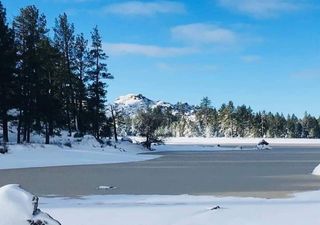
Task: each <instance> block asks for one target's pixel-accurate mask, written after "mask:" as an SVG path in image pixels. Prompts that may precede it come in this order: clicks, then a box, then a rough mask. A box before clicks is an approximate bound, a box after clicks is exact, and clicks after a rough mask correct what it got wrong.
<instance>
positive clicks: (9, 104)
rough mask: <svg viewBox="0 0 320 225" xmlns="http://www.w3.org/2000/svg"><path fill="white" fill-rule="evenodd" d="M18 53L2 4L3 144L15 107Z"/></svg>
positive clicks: (0, 78) (0, 105)
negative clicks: (9, 116)
mask: <svg viewBox="0 0 320 225" xmlns="http://www.w3.org/2000/svg"><path fill="white" fill-rule="evenodd" d="M15 64H16V51H15V45H14V32H13V30H12V29H11V28H9V26H8V24H7V21H6V10H5V8H4V7H3V5H2V3H1V2H0V96H1V98H0V120H2V130H3V132H2V133H3V142H8V141H9V137H8V110H9V109H11V108H13V106H14V91H15V90H14V89H15V87H14V81H15V74H14V72H15Z"/></svg>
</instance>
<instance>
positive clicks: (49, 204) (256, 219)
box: [40, 191, 320, 225]
mask: <svg viewBox="0 0 320 225" xmlns="http://www.w3.org/2000/svg"><path fill="white" fill-rule="evenodd" d="M217 206H219V207H220V209H213V208H214V207H217ZM40 207H41V208H44V209H45V211H47V212H49V213H50V214H51V215H52V216H54V218H56V219H58V220H59V221H60V222H61V223H62V224H64V225H72V224H77V225H87V224H95V225H105V224H112V225H126V224H130V225H150V224H152V225H212V224H217V225H271V224H272V225H289V224H290V225H317V224H320V214H319V210H320V191H316V192H309V193H303V194H298V195H296V196H295V197H293V198H289V199H272V200H268V199H257V198H233V197H225V198H217V197H212V196H189V195H181V196H130V195H129V196H127V195H118V196H117V195H116V196H89V197H83V198H80V199H69V198H68V199H62V198H46V199H42V200H41V204H40Z"/></svg>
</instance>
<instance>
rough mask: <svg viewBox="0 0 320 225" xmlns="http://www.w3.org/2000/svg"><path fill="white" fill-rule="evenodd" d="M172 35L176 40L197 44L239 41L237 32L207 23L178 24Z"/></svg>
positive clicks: (219, 43) (172, 30) (220, 43)
mask: <svg viewBox="0 0 320 225" xmlns="http://www.w3.org/2000/svg"><path fill="white" fill-rule="evenodd" d="M171 35H172V37H173V39H175V40H181V41H184V42H187V43H191V44H195V45H203V44H216V45H225V44H234V43H236V42H237V34H236V33H235V32H234V31H232V30H230V29H227V28H223V27H219V26H215V25H212V24H205V23H194V24H187V25H181V26H176V27H174V28H172V29H171Z"/></svg>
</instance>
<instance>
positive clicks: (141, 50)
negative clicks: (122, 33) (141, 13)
mask: <svg viewBox="0 0 320 225" xmlns="http://www.w3.org/2000/svg"><path fill="white" fill-rule="evenodd" d="M104 49H105V50H106V52H107V53H108V54H110V55H142V56H149V57H173V56H181V55H188V54H192V53H195V52H196V51H197V50H196V49H195V48H189V47H181V48H179V47H161V46H156V45H143V44H133V43H106V44H104Z"/></svg>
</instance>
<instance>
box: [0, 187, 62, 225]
mask: <svg viewBox="0 0 320 225" xmlns="http://www.w3.org/2000/svg"><path fill="white" fill-rule="evenodd" d="M33 223H35V224H37V225H42V224H43V225H60V223H59V222H57V221H56V220H54V219H53V218H51V217H50V216H49V215H48V214H46V213H43V212H41V210H40V209H38V197H36V196H34V195H32V194H30V193H28V192H26V191H25V190H23V189H21V188H20V187H19V185H17V184H11V185H6V186H4V187H1V188H0V225H29V224H33Z"/></svg>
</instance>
